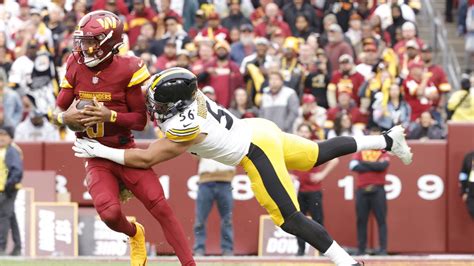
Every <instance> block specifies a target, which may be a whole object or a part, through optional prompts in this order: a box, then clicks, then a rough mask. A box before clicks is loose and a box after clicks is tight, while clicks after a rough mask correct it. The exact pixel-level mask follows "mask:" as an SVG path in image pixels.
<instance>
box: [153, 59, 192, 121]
mask: <svg viewBox="0 0 474 266" xmlns="http://www.w3.org/2000/svg"><path fill="white" fill-rule="evenodd" d="M196 91H197V77H196V75H194V74H193V73H192V72H191V71H189V70H187V69H185V68H181V67H172V68H169V69H166V70H163V71H161V72H160V73H158V74H155V75H153V76H152V77H151V79H150V83H149V86H148V89H147V92H146V96H145V97H146V105H147V111H148V114H149V115H150V118H151V120H152V121H153V120H155V119H156V120H159V121H160V122H164V121H165V120H167V119H169V118H171V117H173V116H174V115H176V114H177V113H179V112H181V111H183V110H184V109H185V108H186V107H188V106H189V105H191V104H192V103H193V101H194V99H195V95H196Z"/></svg>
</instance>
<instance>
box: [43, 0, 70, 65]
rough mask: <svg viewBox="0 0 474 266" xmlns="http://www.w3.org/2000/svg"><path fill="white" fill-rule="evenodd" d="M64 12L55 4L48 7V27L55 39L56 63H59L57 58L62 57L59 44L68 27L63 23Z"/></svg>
mask: <svg viewBox="0 0 474 266" xmlns="http://www.w3.org/2000/svg"><path fill="white" fill-rule="evenodd" d="M63 19H64V10H63V9H62V8H61V7H60V6H58V5H57V4H55V3H51V4H50V5H48V22H47V26H48V28H49V29H50V30H51V33H52V38H53V47H51V48H52V51H54V54H55V58H54V61H55V62H58V58H57V56H59V55H60V53H59V52H60V50H59V43H60V41H61V39H62V34H63V32H64V31H65V30H66V26H65V24H64V23H63Z"/></svg>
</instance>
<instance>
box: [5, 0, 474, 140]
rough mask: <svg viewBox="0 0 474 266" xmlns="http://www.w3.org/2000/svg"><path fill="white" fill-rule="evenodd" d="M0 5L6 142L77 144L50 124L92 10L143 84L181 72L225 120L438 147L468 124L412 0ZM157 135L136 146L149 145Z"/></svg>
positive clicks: (466, 101) (318, 136)
mask: <svg viewBox="0 0 474 266" xmlns="http://www.w3.org/2000/svg"><path fill="white" fill-rule="evenodd" d="M2 2H3V4H0V104H1V109H0V110H1V111H0V125H2V126H3V127H4V128H7V129H8V130H10V131H12V132H13V133H15V134H14V135H15V137H14V138H15V140H71V139H74V134H73V133H72V132H71V131H69V130H68V129H66V128H59V129H58V128H56V127H55V126H53V125H52V124H50V123H49V120H48V113H50V112H51V111H52V110H53V109H54V106H55V97H56V95H57V94H58V91H59V90H60V87H59V85H58V84H60V80H61V76H63V75H64V73H65V69H66V61H67V58H68V56H70V55H71V52H72V46H73V32H74V29H75V26H76V24H77V23H78V21H79V20H80V19H81V17H82V16H84V14H86V13H87V12H89V11H93V10H98V9H105V10H108V11H111V12H113V13H115V14H117V15H118V16H119V17H120V18H121V19H122V20H123V22H124V24H125V32H126V36H124V37H125V45H123V46H122V47H121V49H120V54H122V55H134V56H138V57H141V58H142V59H143V60H144V62H145V63H146V64H147V65H148V67H149V70H150V72H151V73H156V72H159V71H161V70H164V69H167V68H170V67H173V66H179V67H184V68H187V69H189V70H191V71H192V72H194V73H195V74H196V75H197V77H198V81H199V86H200V88H201V89H204V88H205V93H206V94H208V95H210V96H212V97H213V98H215V99H216V101H217V102H218V103H219V104H220V105H222V106H224V107H226V108H229V109H230V110H231V111H232V112H233V114H234V115H236V116H238V117H243V118H247V117H263V118H267V119H270V120H272V121H274V122H275V123H277V124H278V126H280V128H281V129H282V130H284V131H286V132H294V131H295V130H296V129H297V128H298V127H299V126H300V125H301V124H306V125H308V126H309V127H310V128H311V138H312V139H315V140H323V139H327V138H331V137H334V136H345V135H357V134H364V131H366V129H367V128H371V127H373V126H377V127H379V128H381V129H382V130H386V129H389V128H391V127H392V126H394V125H397V124H402V125H404V126H405V127H406V128H408V136H409V138H412V139H441V138H444V137H445V135H446V120H447V119H453V120H458V121H459V120H462V121H474V114H473V112H474V111H473V110H472V109H473V108H472V106H473V105H472V104H473V101H474V96H473V87H474V78H473V76H472V75H471V74H470V73H466V74H464V75H463V78H462V82H461V83H462V84H452V86H451V85H450V84H449V83H448V80H447V76H446V74H445V72H444V71H443V68H442V67H441V66H440V65H437V64H435V63H434V62H433V59H434V53H435V52H436V51H433V48H432V47H431V46H429V45H428V44H427V43H426V40H422V39H420V38H419V36H418V34H417V32H418V28H417V22H416V20H417V14H418V13H419V11H420V9H421V8H422V6H421V2H420V1H419V0H398V1H397V0H311V1H309V0H288V1H282V0H274V1H272V0H260V1H259V0H215V1H204V0H173V1H171V0H117V1H110V0H97V1H90V0H87V1H86V0H78V1H71V0H57V1H54V0H45V1H36V0H30V1H27V0H19V1H12V0H10V1H9V0H5V1H2ZM471 2H472V1H466V5H467V7H469V6H470V5H471ZM469 23H471V20H470V19H469V17H468V19H466V22H465V25H464V26H465V27H464V28H462V29H460V30H462V31H463V32H469V30H470V29H471V28H470V27H469V25H470V24H469ZM473 23H474V20H473ZM466 25H467V26H466ZM452 91H456V92H455V93H453V94H452V95H451V92H452ZM450 95H451V97H450ZM154 126H155V125H153V124H150V125H149V126H147V128H146V129H145V131H144V132H137V133H136V134H135V135H136V137H137V138H156V131H155V130H154Z"/></svg>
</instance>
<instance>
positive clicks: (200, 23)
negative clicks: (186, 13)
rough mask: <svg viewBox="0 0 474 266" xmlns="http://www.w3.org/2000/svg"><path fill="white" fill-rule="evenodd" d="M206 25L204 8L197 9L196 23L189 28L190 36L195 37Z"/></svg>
mask: <svg viewBox="0 0 474 266" xmlns="http://www.w3.org/2000/svg"><path fill="white" fill-rule="evenodd" d="M204 27H206V14H205V13H204V11H203V10H202V9H198V10H196V14H195V17H194V24H192V25H191V27H190V28H189V30H188V36H189V38H191V39H194V38H195V37H196V36H197V35H198V34H199V33H200V32H201V31H202V30H203V29H204Z"/></svg>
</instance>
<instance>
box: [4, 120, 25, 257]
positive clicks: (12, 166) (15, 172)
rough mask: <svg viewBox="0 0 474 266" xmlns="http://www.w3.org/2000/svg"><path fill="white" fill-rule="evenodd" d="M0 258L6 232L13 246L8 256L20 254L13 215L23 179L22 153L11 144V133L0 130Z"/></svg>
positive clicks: (17, 230) (5, 240) (18, 237)
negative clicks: (9, 235) (10, 236)
mask: <svg viewBox="0 0 474 266" xmlns="http://www.w3.org/2000/svg"><path fill="white" fill-rule="evenodd" d="M0 165H1V167H2V171H0V256H2V255H5V254H6V253H5V251H6V250H5V249H6V245H7V237H8V231H9V230H10V228H11V229H12V238H13V242H14V243H15V246H14V247H13V250H12V251H11V253H10V254H9V255H11V256H18V255H20V254H21V239H20V230H19V228H18V223H17V220H16V215H15V199H16V195H17V192H18V188H19V186H20V185H21V184H20V182H21V179H22V178H23V159H22V152H21V150H20V148H19V147H18V146H16V145H15V144H13V143H12V131H8V130H5V129H0Z"/></svg>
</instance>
